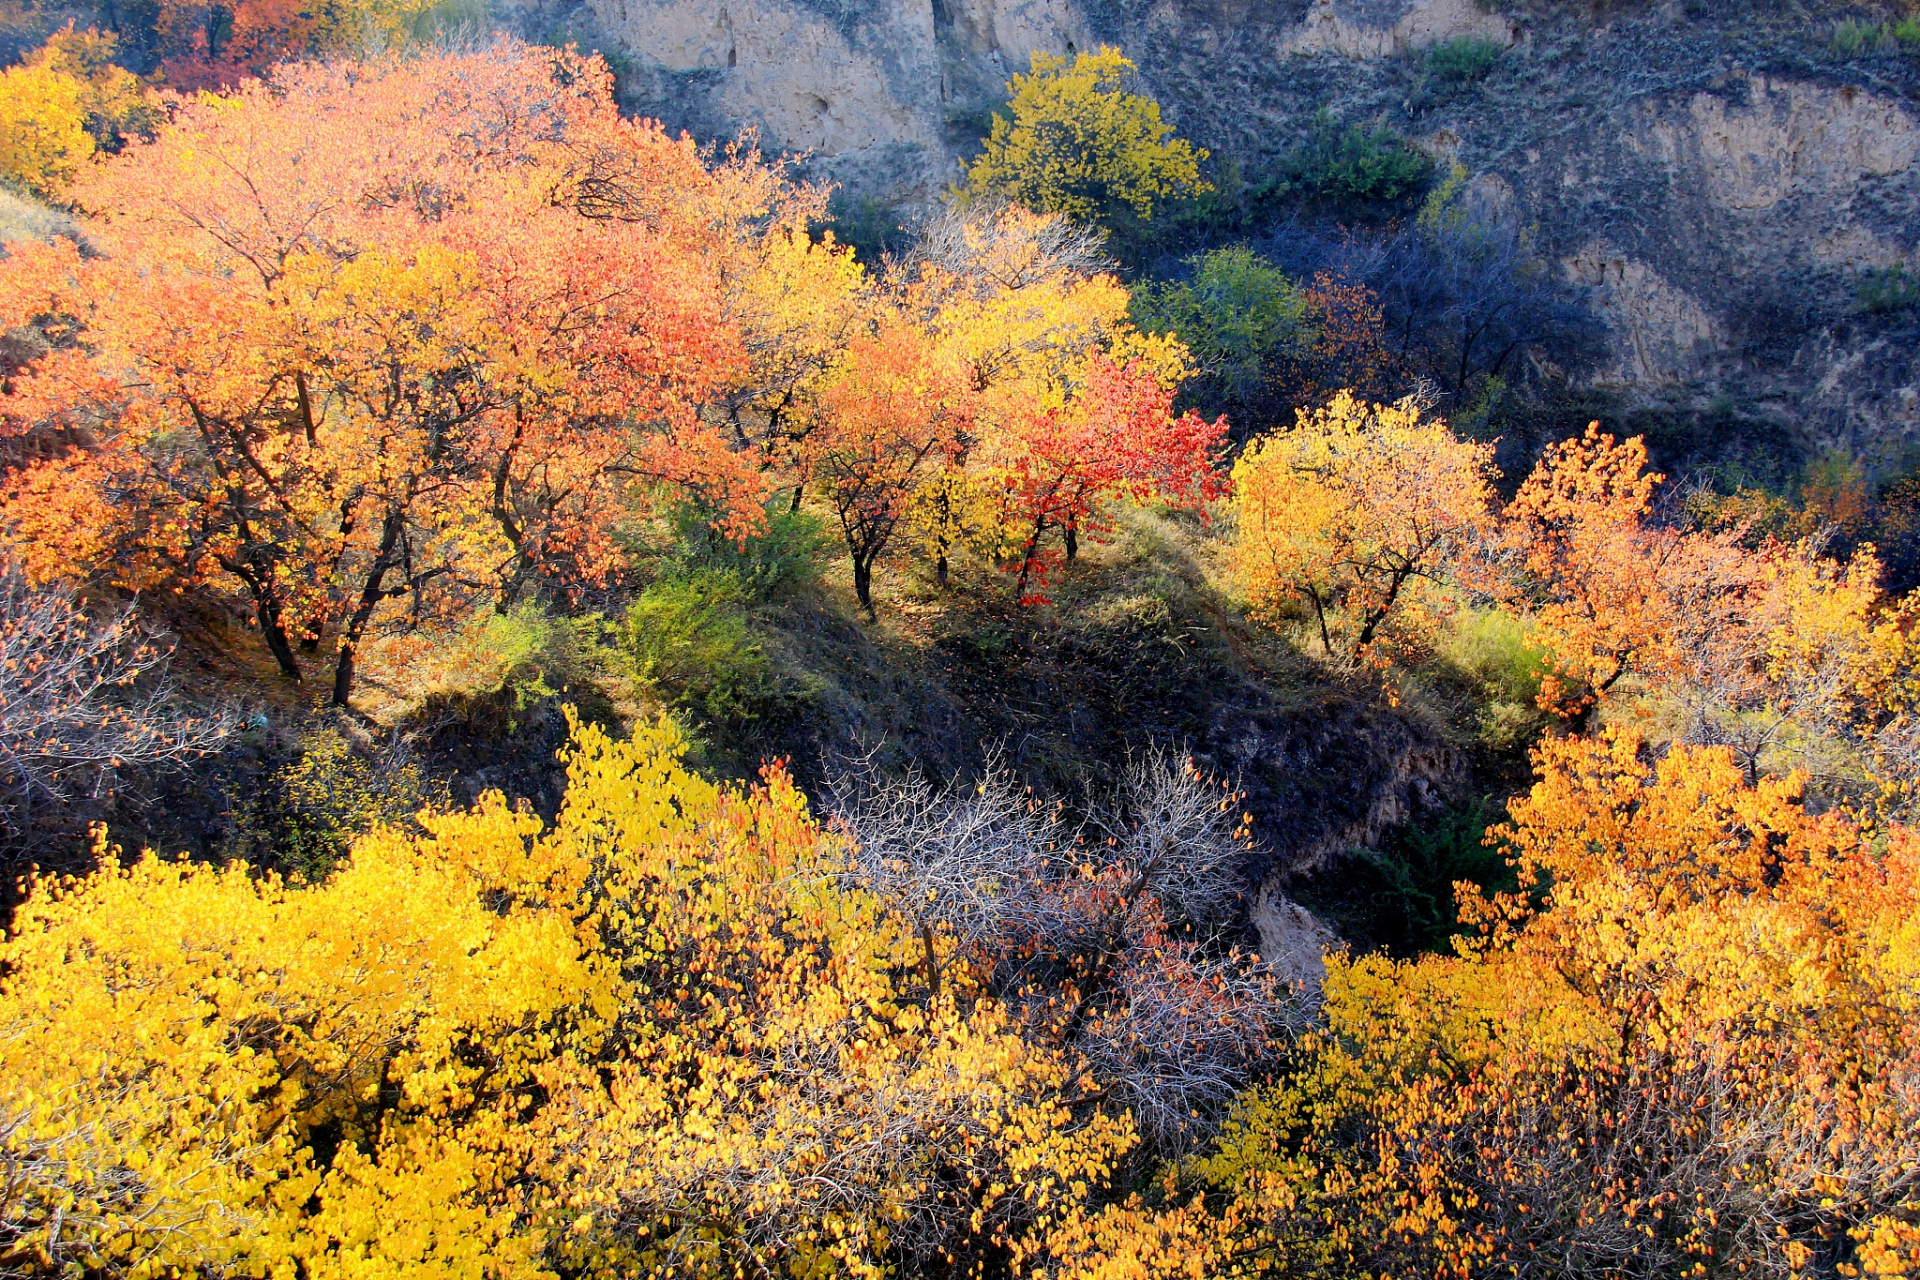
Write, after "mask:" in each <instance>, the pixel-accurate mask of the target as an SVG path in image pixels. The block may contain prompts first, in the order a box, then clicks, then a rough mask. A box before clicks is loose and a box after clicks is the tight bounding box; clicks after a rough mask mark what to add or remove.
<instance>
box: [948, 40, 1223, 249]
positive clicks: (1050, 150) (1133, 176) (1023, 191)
mask: <svg viewBox="0 0 1920 1280" xmlns="http://www.w3.org/2000/svg"><path fill="white" fill-rule="evenodd" d="M1133 71H1134V65H1133V63H1131V62H1129V61H1128V60H1127V59H1126V58H1124V57H1122V56H1121V54H1120V51H1119V50H1118V49H1114V48H1102V49H1101V50H1100V51H1099V52H1098V53H1081V54H1077V55H1075V56H1074V57H1073V58H1072V59H1071V60H1068V59H1067V58H1064V57H1060V56H1058V55H1056V54H1050V53H1043V52H1040V51H1038V50H1036V51H1035V52H1034V54H1033V62H1032V66H1031V67H1030V69H1029V70H1028V72H1027V74H1025V75H1016V76H1014V77H1013V79H1012V80H1010V81H1008V82H1007V90H1008V92H1009V93H1010V94H1012V100H1011V101H1010V102H1009V103H1008V105H1007V113H1006V114H1004V115H1000V114H996V115H995V116H994V118H993V128H992V131H991V132H990V133H989V134H988V135H987V137H986V139H985V148H984V149H983V150H982V151H981V153H980V155H979V157H978V158H977V159H975V160H974V162H973V165H972V167H971V168H970V169H969V170H968V171H967V179H968V183H969V186H968V192H969V194H971V195H972V196H973V197H974V198H976V199H1002V200H1011V201H1013V202H1015V203H1017V204H1022V205H1025V206H1026V207H1028V208H1030V209H1033V210H1036V211H1038V212H1041V213H1062V214H1065V215H1067V216H1068V217H1070V218H1076V219H1080V220H1082V221H1100V220H1104V219H1108V218H1111V217H1112V216H1113V215H1114V214H1115V213H1116V212H1119V211H1121V210H1126V211H1128V212H1131V213H1132V214H1134V215H1136V216H1138V217H1141V218H1151V217H1152V216H1153V211H1154V209H1155V208H1156V207H1157V206H1159V205H1160V204H1161V203H1163V202H1164V201H1166V200H1169V199H1179V198H1182V197H1185V196H1191V195H1198V194H1199V193H1201V192H1203V191H1207V190H1209V189H1210V187H1209V185H1208V183H1207V182H1206V181H1205V180H1204V179H1203V178H1201V176H1200V162H1201V161H1203V160H1205V159H1206V158H1207V153H1206V152H1205V151H1204V150H1200V149H1197V148H1195V147H1193V146H1192V145H1191V144H1190V143H1188V142H1186V141H1185V140H1184V139H1181V138H1176V137H1175V136H1174V130H1173V126H1172V125H1170V124H1167V123H1166V122H1165V121H1163V120H1161V118H1160V104H1159V103H1157V102H1155V101H1154V100H1153V99H1151V98H1148V97H1145V96H1143V95H1141V94H1138V93H1134V92H1131V91H1130V90H1128V89H1127V87H1126V85H1127V83H1128V80H1129V77H1131V75H1132V74H1133Z"/></svg>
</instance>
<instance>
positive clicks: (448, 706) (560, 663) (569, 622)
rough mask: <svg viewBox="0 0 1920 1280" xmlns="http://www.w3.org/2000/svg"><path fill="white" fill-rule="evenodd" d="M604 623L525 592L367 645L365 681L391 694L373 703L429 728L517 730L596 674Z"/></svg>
mask: <svg viewBox="0 0 1920 1280" xmlns="http://www.w3.org/2000/svg"><path fill="white" fill-rule="evenodd" d="M604 625H605V624H604V623H603V622H602V620H601V618H600V616H599V615H598V614H587V615H584V616H582V617H578V618H555V617H553V616H552V615H551V614H549V613H548V612H547V611H546V610H545V609H544V608H543V607H541V605H540V604H539V603H538V602H537V601H532V600H525V601H522V602H521V603H519V604H517V605H515V606H514V607H513V608H512V609H511V610H509V611H508V612H506V613H497V612H495V611H493V610H491V609H489V610H485V611H483V612H479V613H476V614H474V615H473V616H471V617H469V618H468V619H466V621H465V622H463V623H461V624H460V625H459V626H456V627H451V628H447V629H443V630H439V631H430V630H419V631H411V632H404V633H402V634H399V635H396V636H391V637H384V638H382V639H380V640H377V641H375V642H373V643H371V644H368V645H366V646H364V648H363V650H362V658H361V668H362V674H363V677H364V680H365V683H366V684H367V685H368V686H369V687H370V688H375V689H378V690H380V691H381V692H383V693H385V694H386V695H387V696H388V697H389V698H391V699H392V700H393V701H392V702H391V703H390V704H388V705H386V706H384V707H382V706H379V705H378V704H370V706H369V710H370V711H371V713H372V714H374V715H375V716H376V717H377V718H379V719H380V720H382V721H383V722H387V723H392V722H396V721H399V720H401V719H402V718H405V719H408V720H409V721H410V722H411V727H413V728H414V729H417V730H427V731H429V732H430V731H432V730H434V729H437V728H441V727H444V726H446V725H448V724H455V723H457V724H460V725H461V726H463V727H464V728H465V729H467V730H468V731H478V732H483V733H502V732H503V733H507V734H511V733H514V732H515V731H517V730H518V729H519V728H520V727H521V726H522V725H523V724H525V723H526V722H527V720H528V719H529V717H530V715H532V714H534V713H536V708H540V707H542V706H543V705H550V700H551V699H553V698H555V697H556V696H558V694H559V693H560V692H561V691H562V690H565V689H567V688H569V687H570V686H575V685H579V684H582V683H585V682H588V681H590V680H591V679H592V671H593V668H594V664H595V659H596V650H597V649H598V648H599V646H600V631H601V629H602V628H603V627H604ZM556 723H557V722H556Z"/></svg>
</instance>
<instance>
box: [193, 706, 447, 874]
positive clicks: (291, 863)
mask: <svg viewBox="0 0 1920 1280" xmlns="http://www.w3.org/2000/svg"><path fill="white" fill-rule="evenodd" d="M431 791H432V788H431V786H430V784H429V783H428V781H427V778H426V776H425V774H423V773H422V772H421V770H420V766H419V765H418V764H416V763H415V762H414V761H413V760H412V759H411V758H409V756H408V755H407V753H406V752H404V751H403V750H400V749H398V748H391V747H390V748H388V749H385V750H380V749H370V748H367V747H363V746H361V745H359V744H357V743H356V742H354V740H353V739H352V738H350V737H349V736H348V734H347V733H346V732H343V731H342V730H340V729H335V728H325V727H323V728H318V729H313V730H309V731H307V732H305V733H303V734H301V735H300V737H299V739H298V743H297V747H296V754H295V755H294V756H293V758H292V759H291V760H289V761H288V762H286V763H285V764H282V765H281V766H279V767H278V768H276V769H274V770H273V771H272V772H270V773H269V774H268V775H267V776H266V779H265V781H264V782H263V783H262V784H261V785H260V786H259V787H258V788H257V789H256V790H255V791H254V793H253V794H252V795H251V796H249V797H248V798H247V799H246V801H245V802H244V803H243V804H242V805H241V806H240V807H239V808H238V810H237V811H236V812H235V813H234V814H233V824H234V826H233V831H232V833H231V834H230V835H229V836H228V837H227V839H226V841H225V842H224V844H223V846H222V848H221V850H220V851H221V853H222V854H223V855H225V856H226V857H228V858H233V859H238V860H240V861H244V862H252V863H255V864H257V865H262V866H270V867H272V868H273V869H275V870H277V871H279V872H281V873H282V874H286V875H301V876H304V877H306V878H307V879H309V880H317V879H320V878H322V877H324V876H325V875H326V874H327V873H328V872H329V871H331V870H332V869H333V867H334V866H335V865H336V864H337V863H339V862H340V861H341V859H343V858H345V857H346V855H347V851H348V848H349V847H350V846H351V845H352V844H353V841H354V840H355V838H357V837H358V836H360V835H363V834H365V833H366V832H367V831H369V830H371V829H372V828H374V827H375V826H380V825H386V826H404V825H406V824H407V823H409V822H410V821H411V820H412V818H413V815H414V814H416V813H418V812H419V811H420V810H421V809H422V808H424V807H425V806H426V805H427V804H428V803H429V802H430V793H431ZM438 799H440V800H441V801H444V799H445V797H444V796H440V797H438Z"/></svg>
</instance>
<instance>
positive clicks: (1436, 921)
mask: <svg viewBox="0 0 1920 1280" xmlns="http://www.w3.org/2000/svg"><path fill="white" fill-rule="evenodd" d="M1503 816H1504V815H1503V814H1502V813H1501V812H1500V809H1499V806H1497V805H1495V804H1494V803H1493V802H1492V801H1491V799H1485V800H1479V801H1471V802H1468V803H1466V804H1456V805H1450V806H1448V807H1447V808H1445V809H1443V810H1441V811H1440V812H1438V813H1434V814H1432V815H1430V816H1428V817H1425V818H1421V819H1416V820H1415V821H1413V822H1411V823H1409V824H1407V825H1406V826H1404V827H1401V828H1399V829H1398V830H1396V831H1394V832H1392V833H1390V834H1389V835H1388V836H1387V837H1386V838H1385V839H1384V840H1382V841H1381V844H1380V847H1379V848H1378V849H1353V850H1349V851H1348V852H1347V853H1346V854H1345V855H1344V856H1342V857H1340V858H1338V859H1336V860H1335V861H1334V862H1333V863H1332V865H1330V866H1329V867H1327V868H1326V869H1325V870H1323V871H1321V872H1319V873H1317V874H1315V875H1314V876H1312V877H1310V878H1307V879H1304V880H1300V881H1296V882H1295V883H1294V884H1293V885H1292V886H1291V887H1290V889H1289V893H1290V895H1291V896H1293V897H1294V898H1295V899H1296V900H1297V901H1298V902H1300V904H1301V905H1302V906H1305V907H1306V908H1307V909H1308V910H1310V911H1312V912H1313V913H1314V914H1315V915H1317V916H1319V917H1320V918H1321V919H1323V920H1325V921H1327V922H1328V923H1330V924H1332V925H1334V926H1335V927H1336V928H1338V929H1339V931H1340V933H1341V934H1342V936H1343V937H1345V938H1346V939H1347V940H1348V941H1349V942H1351V943H1352V944H1353V946H1354V948H1355V949H1356V950H1359V951H1369V950H1384V951H1386V952H1387V953H1389V954H1390V955H1393V956H1396V957H1402V958H1405V957H1411V956H1416V955H1420V954H1422V953H1423V952H1445V951H1447V950H1448V949H1449V947H1450V944H1451V940H1452V938H1453V936H1454V935H1455V934H1458V933H1461V932H1463V930H1462V929H1461V927H1460V923H1459V920H1460V904H1459V900H1458V898H1457V897H1456V895H1455V893H1454V888H1453V886H1454V884H1455V882H1457V881H1461V880H1465V881H1467V882H1469V883H1471V884H1475V885H1478V886H1480V888H1481V889H1483V890H1492V891H1496V892H1497V891H1507V892H1511V891H1512V890H1513V889H1514V888H1516V887H1517V885H1516V878H1515V876H1514V872H1513V869H1512V868H1511V867H1509V866H1508V865H1507V862H1506V859H1505V858H1504V857H1503V856H1502V855H1501V854H1500V852H1499V851H1498V850H1496V849H1490V848H1488V847H1487V845H1486V834H1487V828H1488V826H1490V825H1491V824H1493V823H1495V822H1498V821H1500V820H1501V818H1502V817H1503Z"/></svg>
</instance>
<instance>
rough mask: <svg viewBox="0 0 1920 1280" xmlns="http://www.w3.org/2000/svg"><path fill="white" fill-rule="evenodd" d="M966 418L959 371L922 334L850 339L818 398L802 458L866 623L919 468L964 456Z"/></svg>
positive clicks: (897, 329)
mask: <svg viewBox="0 0 1920 1280" xmlns="http://www.w3.org/2000/svg"><path fill="white" fill-rule="evenodd" d="M971 416H972V396H971V393H970V388H969V387H968V385H967V380H966V378H965V376H964V370H963V369H962V368H961V367H960V365H959V364H958V363H957V362H955V361H953V360H951V359H943V358H942V356H941V354H940V353H938V352H937V351H935V350H933V349H932V346H931V343H930V342H929V340H928V337H927V335H926V333H925V332H924V331H923V330H920V329H918V328H916V327H914V326H912V325H909V324H906V323H903V322H900V321H897V320H895V321H889V322H887V323H884V324H883V325H882V326H881V328H880V329H879V331H878V332H877V333H875V334H874V335H873V336H871V337H861V338H856V339H854V340H853V341H852V342H851V343H850V344H849V345H848V349H847V354H846V358H845V360H844V361H843V363H842V364H841V365H840V366H839V367H838V368H837V369H835V370H834V372H833V373H832V374H831V375H829V378H828V380H827V382H826V385H825V387H824V389H823V391H822V393H821V396H820V425H819V427H818V428H816V429H815V430H814V431H813V432H811V433H810V434H809V435H808V436H807V437H806V439H805V440H804V441H803V442H802V446H801V450H802V456H803V457H804V458H805V459H806V466H807V471H808V472H809V473H810V474H811V475H812V477H813V479H814V481H815V483H816V484H817V485H818V486H819V488H820V491H821V493H822V494H823V495H824V496H825V498H826V501H827V505H828V507H830V508H831V509H832V511H833V514H834V517H835V519H836V520H837V521H838V522H839V525H840V531H841V534H842V536H843V537H844V538H845V541H846V545H847V552H848V554H849V556H851V557H852V560H853V589H854V594H855V595H856V596H857V597H858V598H859V600H860V604H861V605H862V606H863V607H864V608H865V609H866V611H867V615H868V616H869V617H872V616H873V597H872V583H873V565H874V561H875V559H877V558H878V557H879V555H880V554H881V552H883V551H885V550H886V547H887V543H888V542H889V541H890V540H891V539H892V537H893V532H894V529H895V527H896V526H898V525H899V523H900V521H901V518H902V517H903V516H904V515H905V514H906V511H907V503H908V500H909V499H910V498H911V496H912V494H913V490H914V487H915V485H916V483H917V482H918V478H919V473H920V472H921V470H922V468H923V466H924V465H925V464H927V463H929V462H931V461H937V460H938V459H939V458H940V457H942V456H950V455H952V454H954V453H957V452H959V451H960V450H961V449H962V447H963V441H964V435H965V432H966V428H967V425H968V423H969V421H970V419H971Z"/></svg>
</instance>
